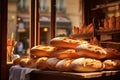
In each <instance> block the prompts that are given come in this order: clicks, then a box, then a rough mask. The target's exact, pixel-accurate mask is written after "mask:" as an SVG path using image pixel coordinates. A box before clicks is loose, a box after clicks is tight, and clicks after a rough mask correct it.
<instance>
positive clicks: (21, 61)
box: [19, 58, 30, 67]
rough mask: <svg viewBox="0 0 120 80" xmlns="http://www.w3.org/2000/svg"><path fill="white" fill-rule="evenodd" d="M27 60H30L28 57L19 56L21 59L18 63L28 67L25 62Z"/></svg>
mask: <svg viewBox="0 0 120 80" xmlns="http://www.w3.org/2000/svg"><path fill="white" fill-rule="evenodd" d="M29 60H30V58H21V60H20V62H19V65H20V66H21V67H28V65H27V63H28V61H29Z"/></svg>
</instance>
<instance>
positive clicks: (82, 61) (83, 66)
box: [71, 58, 104, 72]
mask: <svg viewBox="0 0 120 80" xmlns="http://www.w3.org/2000/svg"><path fill="white" fill-rule="evenodd" d="M71 69H72V70H74V71H77V72H93V71H101V70H103V69H104V65H103V63H102V62H101V61H100V60H96V59H92V58H78V59H75V60H73V61H72V62H71Z"/></svg>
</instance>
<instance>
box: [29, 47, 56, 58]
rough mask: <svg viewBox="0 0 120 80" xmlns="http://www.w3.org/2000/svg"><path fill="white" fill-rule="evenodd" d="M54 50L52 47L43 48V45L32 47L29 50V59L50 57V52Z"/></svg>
mask: <svg viewBox="0 0 120 80" xmlns="http://www.w3.org/2000/svg"><path fill="white" fill-rule="evenodd" d="M54 50H55V47H52V46H45V45H38V46H34V47H33V48H32V49H31V50H30V53H31V57H33V58H34V57H35V58H36V57H37V58H39V57H52V56H53V55H52V52H53V51H54Z"/></svg>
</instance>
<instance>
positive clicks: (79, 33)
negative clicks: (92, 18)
mask: <svg viewBox="0 0 120 80" xmlns="http://www.w3.org/2000/svg"><path fill="white" fill-rule="evenodd" d="M93 36H94V25H93V23H90V24H89V25H85V24H83V25H82V26H80V27H78V26H74V27H73V31H72V34H71V35H70V37H71V38H75V39H90V38H92V37H93Z"/></svg>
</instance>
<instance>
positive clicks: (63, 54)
mask: <svg viewBox="0 0 120 80" xmlns="http://www.w3.org/2000/svg"><path fill="white" fill-rule="evenodd" d="M54 55H55V57H56V58H58V59H66V58H71V59H74V58H78V57H79V54H78V53H77V52H76V51H75V49H59V50H57V51H56V52H54Z"/></svg>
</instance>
